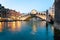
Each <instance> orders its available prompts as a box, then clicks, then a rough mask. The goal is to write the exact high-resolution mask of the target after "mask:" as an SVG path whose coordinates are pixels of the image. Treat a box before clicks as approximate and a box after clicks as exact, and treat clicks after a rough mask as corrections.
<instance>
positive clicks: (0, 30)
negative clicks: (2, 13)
mask: <svg viewBox="0 0 60 40" xmlns="http://www.w3.org/2000/svg"><path fill="white" fill-rule="evenodd" d="M0 32H2V23H1V22H0Z"/></svg>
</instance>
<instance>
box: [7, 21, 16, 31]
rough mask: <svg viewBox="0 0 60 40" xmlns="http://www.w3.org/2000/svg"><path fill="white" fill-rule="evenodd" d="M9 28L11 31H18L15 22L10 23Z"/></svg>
mask: <svg viewBox="0 0 60 40" xmlns="http://www.w3.org/2000/svg"><path fill="white" fill-rule="evenodd" d="M8 27H9V30H10V31H15V29H16V26H15V22H8Z"/></svg>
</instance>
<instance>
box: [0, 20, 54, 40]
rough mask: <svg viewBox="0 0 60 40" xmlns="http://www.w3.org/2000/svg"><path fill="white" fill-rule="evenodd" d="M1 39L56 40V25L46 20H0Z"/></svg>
mask: <svg viewBox="0 0 60 40" xmlns="http://www.w3.org/2000/svg"><path fill="white" fill-rule="evenodd" d="M0 40H54V27H53V26H52V25H51V24H48V26H46V22H45V21H32V20H31V21H13V22H0Z"/></svg>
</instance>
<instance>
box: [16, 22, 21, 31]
mask: <svg viewBox="0 0 60 40" xmlns="http://www.w3.org/2000/svg"><path fill="white" fill-rule="evenodd" d="M21 25H22V24H21V22H20V21H17V22H16V29H17V31H20V29H21Z"/></svg>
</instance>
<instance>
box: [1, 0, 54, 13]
mask: <svg viewBox="0 0 60 40" xmlns="http://www.w3.org/2000/svg"><path fill="white" fill-rule="evenodd" d="M53 2H54V0H0V4H2V5H3V6H4V7H5V8H9V9H13V10H16V11H20V12H21V13H28V12H30V11H31V10H32V9H36V10H37V11H45V10H46V9H49V8H50V7H51V6H52V5H53Z"/></svg>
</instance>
